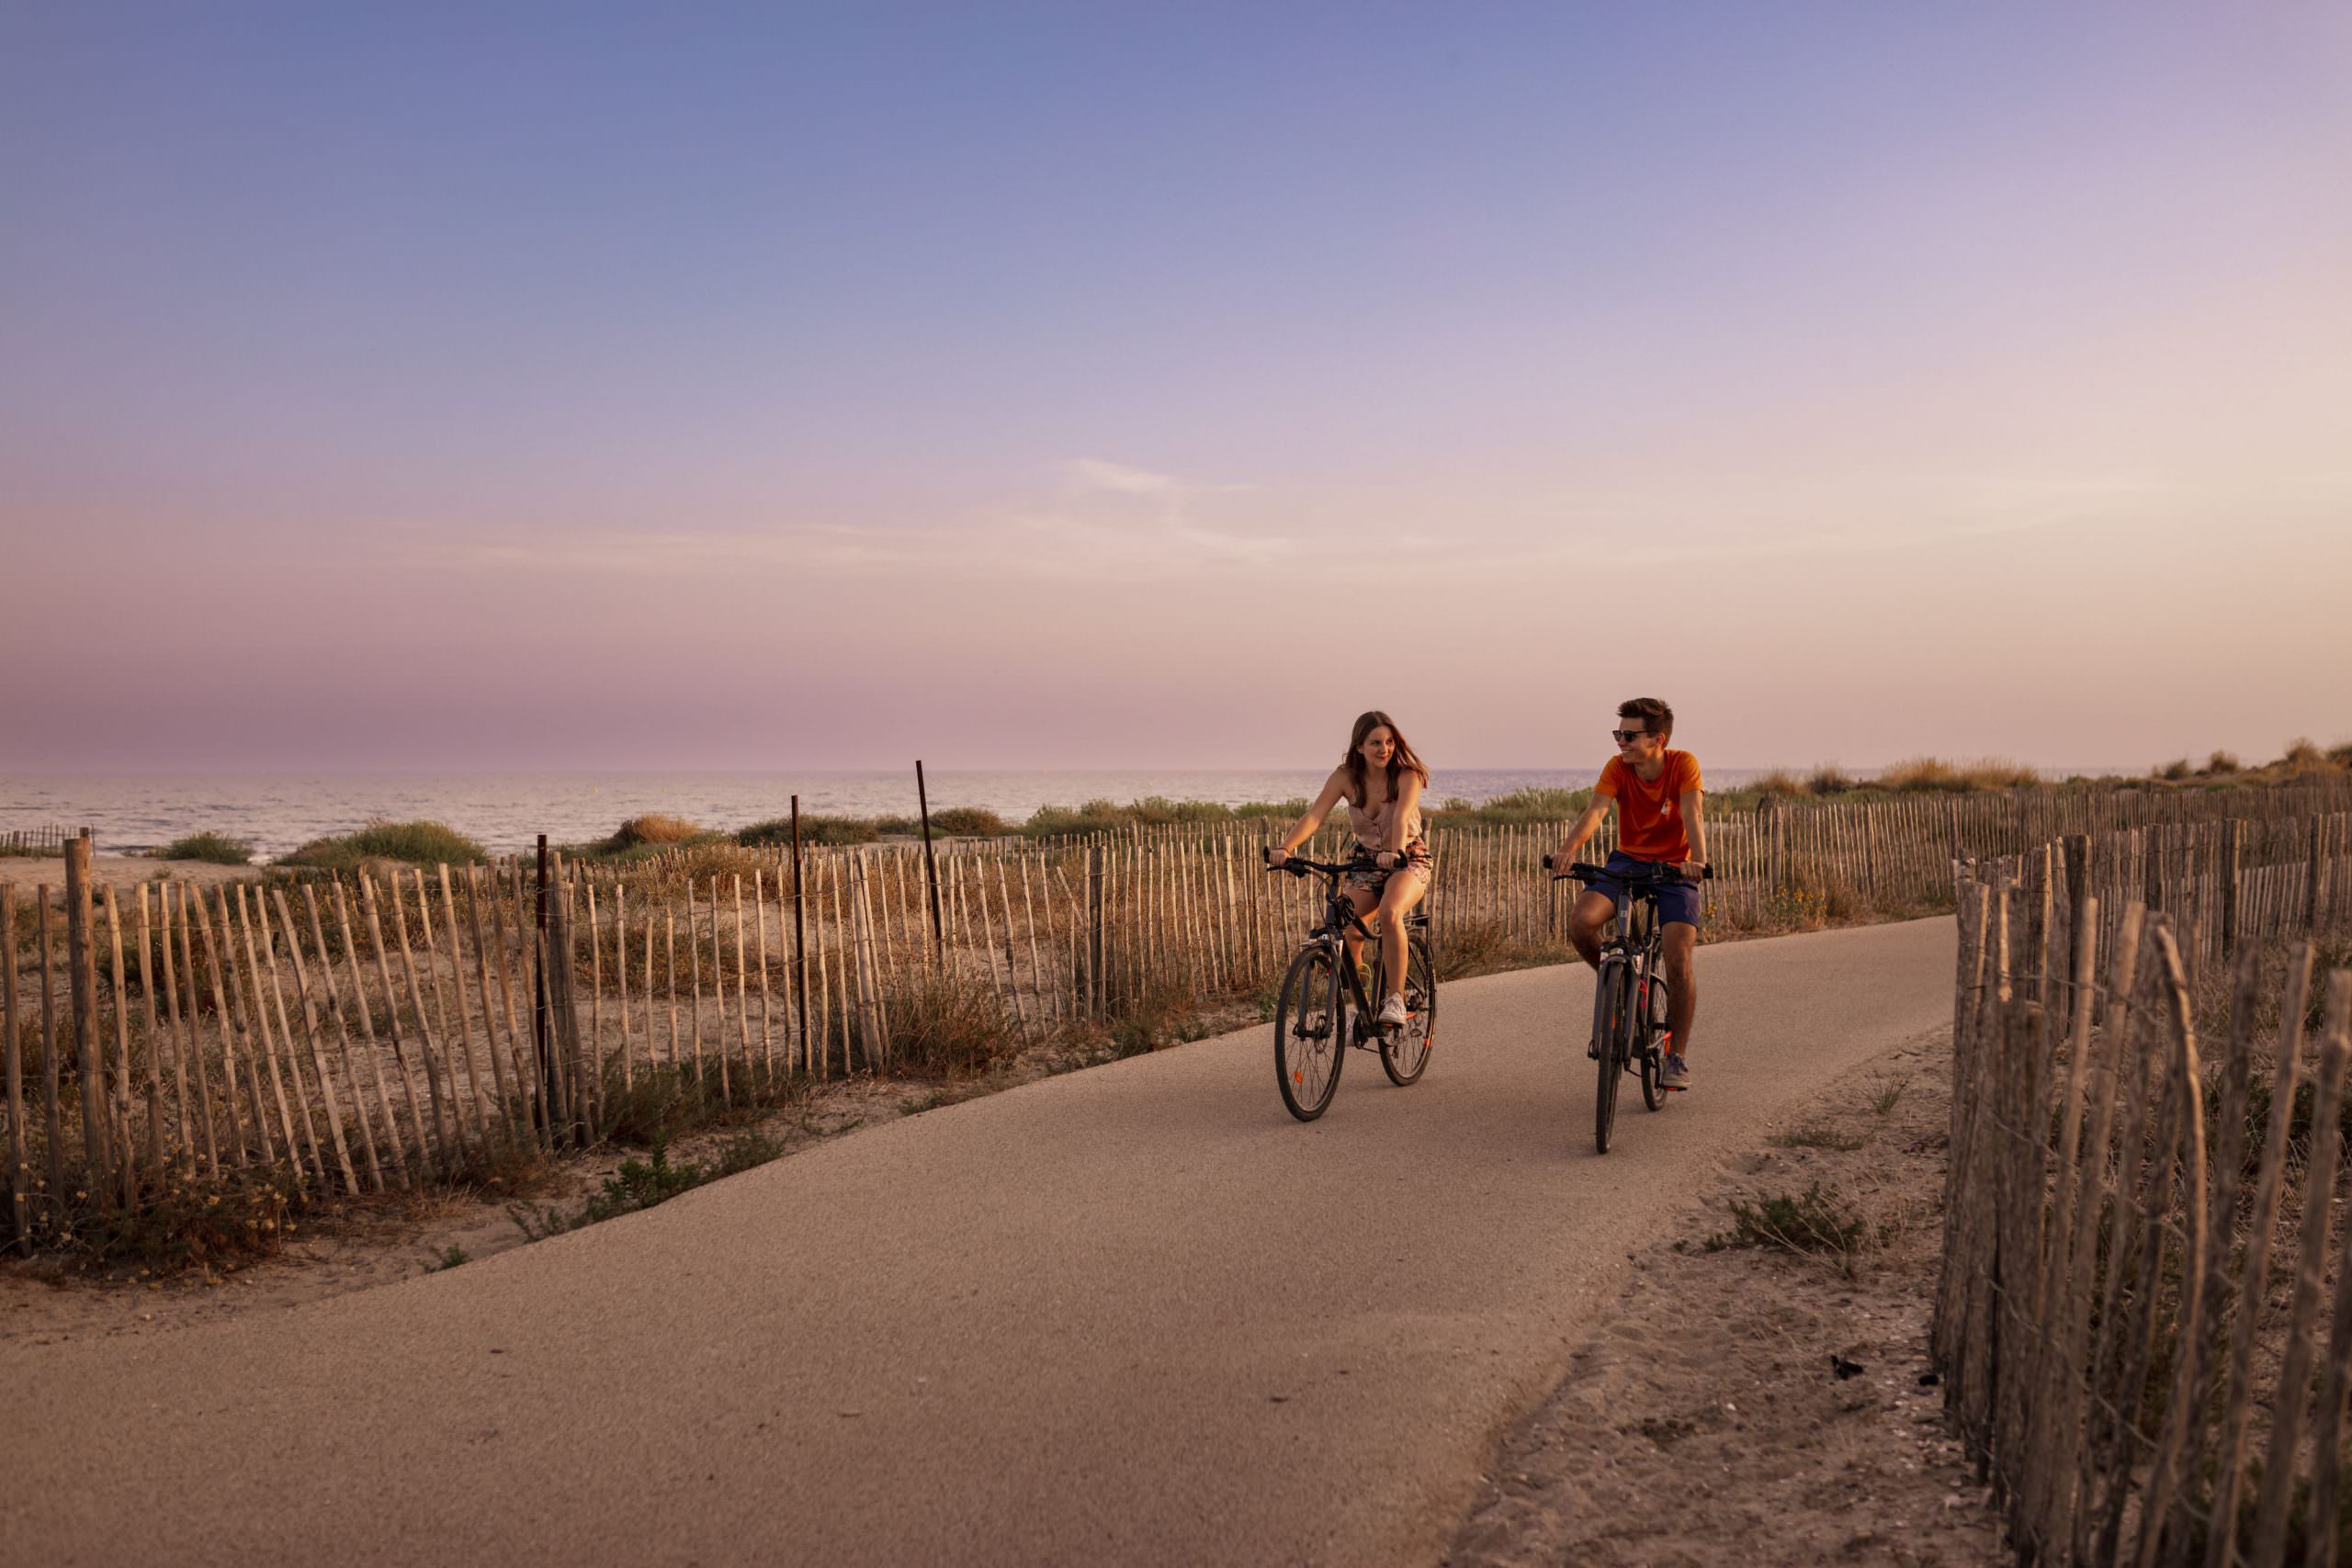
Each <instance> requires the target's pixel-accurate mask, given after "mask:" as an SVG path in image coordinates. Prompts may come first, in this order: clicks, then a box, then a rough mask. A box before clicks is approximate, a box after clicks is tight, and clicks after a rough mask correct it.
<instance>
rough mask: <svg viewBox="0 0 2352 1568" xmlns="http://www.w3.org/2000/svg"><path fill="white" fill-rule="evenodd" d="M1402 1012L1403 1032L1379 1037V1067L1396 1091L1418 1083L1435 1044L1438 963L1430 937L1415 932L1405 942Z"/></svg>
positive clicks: (1382, 1033) (1385, 1032) (1388, 1033)
mask: <svg viewBox="0 0 2352 1568" xmlns="http://www.w3.org/2000/svg"><path fill="white" fill-rule="evenodd" d="M1405 1011H1406V1015H1407V1016H1406V1021H1405V1027H1404V1028H1403V1029H1401V1030H1393V1031H1392V1030H1383V1031H1381V1034H1380V1066H1381V1068H1382V1070H1384V1071H1385V1072H1386V1073H1387V1075H1388V1081H1389V1082H1390V1083H1393V1084H1395V1085H1396V1086H1397V1088H1398V1089H1408V1088H1410V1087H1411V1086H1412V1085H1413V1084H1415V1083H1417V1082H1419V1079H1420V1076H1421V1075H1422V1074H1423V1073H1424V1072H1427V1071H1428V1070H1429V1065H1430V1047H1431V1046H1433V1045H1435V1044H1436V1043H1437V964H1436V962H1435V960H1433V959H1432V958H1431V957H1430V943H1429V938H1428V937H1426V936H1424V935H1423V934H1422V933H1421V932H1419V931H1414V932H1412V933H1411V934H1410V935H1409V936H1408V938H1407V940H1406V947H1405Z"/></svg>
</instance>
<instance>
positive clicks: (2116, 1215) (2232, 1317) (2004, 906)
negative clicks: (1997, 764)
mask: <svg viewBox="0 0 2352 1568" xmlns="http://www.w3.org/2000/svg"><path fill="white" fill-rule="evenodd" d="M1956 902H1957V906H1958V911H1959V917H1960V919H1959V926H1960V946H1959V968H1958V984H1957V988H1956V994H1955V1003H1954V1026H1953V1060H1954V1073H1953V1086H1954V1087H1953V1097H1952V1111H1951V1129H1952V1131H1951V1165H1950V1169H1949V1174H1948V1177H1947V1179H1946V1185H1945V1238H1944V1239H1945V1250H1944V1263H1943V1270H1942V1276H1941V1280H1940V1284H1939V1292H1938V1298H1937V1303H1936V1314H1935V1327H1934V1337H1933V1345H1934V1353H1935V1356H1936V1359H1937V1360H1938V1362H1939V1365H1940V1367H1941V1368H1942V1370H1943V1371H1944V1374H1945V1377H1946V1380H1947V1381H1946V1389H1947V1397H1948V1401H1949V1407H1950V1409H1951V1413H1952V1415H1953V1416H1954V1418H1955V1420H1956V1422H1957V1424H1958V1426H1959V1427H1960V1430H1961V1432H1962V1435H1963V1437H1964V1438H1965V1439H1966V1441H1967V1442H1968V1444H1969V1446H1970V1449H1971V1450H1972V1452H1973V1454H1974V1456H1975V1457H1976V1459H1977V1461H1978V1462H1979V1463H1980V1465H1981V1466H1982V1467H1983V1470H1984V1473H1985V1475H1986V1476H1987V1477H1988V1478H1989V1479H1990V1480H1991V1481H1992V1482H1993V1483H1995V1486H1996V1491H1997V1495H1998V1499H1999V1502H2000V1505H2001V1506H2002V1507H2003V1509H2004V1510H2005V1514H2006V1518H2007V1529H2008V1535H2009V1540H2010V1542H2011V1544H2012V1545H2013V1546H2014V1548H2015V1549H2016V1551H2017V1553H2018V1559H2019V1561H2020V1562H2031V1563H2036V1564H2059V1563H2069V1564H2071V1563H2096V1564H2102V1565H2105V1564H2112V1563H2118V1562H2132V1563H2136V1564H2142V1565H2150V1564H2158V1563H2162V1564H2197V1565H2199V1568H2232V1565H2235V1564H2251V1565H2255V1568H2277V1565H2278V1564H2280V1563H2282V1562H2290V1561H2292V1562H2299V1563H2306V1564H2322V1563H2332V1562H2335V1557H2336V1552H2337V1550H2338V1542H2339V1537H2345V1538H2347V1539H2352V1531H2347V1529H2346V1520H2345V1517H2344V1515H2343V1512H2342V1510H2343V1508H2344V1506H2345V1504H2346V1488H2345V1487H2344V1485H2343V1475H2344V1455H2343V1452H2342V1448H2343V1442H2344V1426H2343V1418H2344V1405H2345V1399H2346V1389H2347V1381H2352V1266H2347V1263H2348V1262H2352V1260H2347V1258H2346V1242H2347V1239H2352V1238H2348V1237H2347V1235H2346V1230H2345V1227H2344V1226H2343V1225H2342V1224H2340V1223H2339V1222H2338V1218H2337V1215H2338V1213H2339V1206H2340V1202H2341V1199H2342V1196H2343V1186H2344V1182H2343V1180H2342V1174H2343V1172H2344V1170H2345V1157H2344V1156H2345V1149H2344V1143H2345V1137H2344V1134H2345V1129H2346V1121H2347V1119H2352V1104H2347V1103H2346V1099H2345V1089H2346V1066H2347V1061H2352V970H2342V969H2339V970H2337V971H2336V972H2335V973H2334V974H2332V975H2329V974H2324V973H2323V972H2322V971H2323V969H2324V966H2325V964H2327V963H2341V962H2343V961H2344V960H2345V959H2346V957H2352V815H2347V814H2343V813H2336V814H2331V815H2325V816H2314V817H2311V818H2305V819H2302V820H2300V821H2298V820H2292V819H2287V818H2276V819H2271V820H2267V821H2263V822H2259V823H2246V822H2221V823H2210V824H2189V825H2175V826H2171V827H2167V828H2165V829H2158V830H2156V831H2154V832H2151V831H2150V830H2148V829H2131V830H2126V831H2121V832H2113V833H2109V834H2105V835H2102V836H2098V837H2093V836H2090V835H2077V836H2073V837H2069V838H2066V839H2064V840H2060V841H2058V842H2056V843H2052V844H2047V845H2044V846H2041V847H2040V848H2038V849H2036V850H2034V851H2033V852H2029V853H2025V854H2020V855H2010V856H2006V857H1999V858H1988V859H1985V860H1980V861H1975V862H1972V863H1966V864H1964V865H1962V867H1961V868H1960V870H1959V873H1958V876H1957V897H1956ZM2315 943H2323V944H2326V945H2315ZM2200 964H2208V965H2211V974H2210V976H2203V977H2200V976H2199V965H2200ZM2223 976H2227V978H2228V980H2229V982H2230V984H2229V987H2228V988H2229V998H2228V1004H2227V1010H2226V1021H2225V1022H2223V1023H2222V1025H2221V1026H2220V1027H2219V1028H2218V1029H2200V1014H2201V1013H2205V1012H2208V1011H2209V1010H2200V1007H2199V998H2200V997H2205V998H2211V999H2212V1000H2214V1001H2215V1003H2216V1004H2218V996H2217V995H2216V993H2218V991H2219V990H2220V989H2221V986H2220V982H2221V980H2222V977H2223ZM2322 988H2324V1005H2315V1004H2314V997H2315V995H2317V993H2318V991H2319V990H2320V989H2322Z"/></svg>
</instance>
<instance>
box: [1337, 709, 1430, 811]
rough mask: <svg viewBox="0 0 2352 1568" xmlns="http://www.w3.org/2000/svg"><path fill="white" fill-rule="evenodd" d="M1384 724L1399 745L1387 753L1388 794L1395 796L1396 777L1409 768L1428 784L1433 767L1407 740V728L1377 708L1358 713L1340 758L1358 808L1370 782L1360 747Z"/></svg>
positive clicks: (1389, 796)
mask: <svg viewBox="0 0 2352 1568" xmlns="http://www.w3.org/2000/svg"><path fill="white" fill-rule="evenodd" d="M1383 725H1385V726H1387V727H1388V739H1391V740H1393V741H1395V742H1396V743H1397V749H1396V750H1393V751H1391V752H1389V753H1388V798H1389V799H1391V800H1394V799H1396V798H1397V780H1398V779H1399V778H1401V777H1402V776H1403V775H1404V772H1405V770H1406V769H1407V768H1410V769H1412V770H1413V772H1415V773H1419V774H1420V776H1421V787H1422V788H1423V789H1427V788H1428V787H1429V784H1430V771H1429V769H1427V768H1426V767H1423V766H1422V765H1421V760H1420V758H1419V757H1418V756H1416V755H1415V754H1414V752H1413V748H1412V747H1411V746H1410V745H1408V743H1407V742H1406V739H1405V732H1404V731H1403V730H1401V729H1399V728H1397V721H1396V720H1395V719H1393V718H1391V717H1389V716H1387V715H1386V714H1385V713H1383V712H1381V711H1380V710H1379V709H1378V708H1374V709H1373V710H1372V711H1371V712H1370V713H1367V714H1362V715H1359V716H1357V718H1356V728H1355V732H1354V733H1353V734H1351V735H1350V736H1349V737H1348V754H1347V755H1346V756H1345V757H1343V758H1341V759H1340V761H1342V762H1343V763H1344V764H1345V765H1346V767H1347V770H1348V799H1349V800H1350V801H1351V802H1352V803H1353V804H1354V805H1355V806H1356V807H1358V808H1359V809H1361V808H1362V807H1363V804H1364V801H1365V799H1366V797H1367V793H1368V786H1369V784H1370V783H1371V781H1370V780H1368V779H1366V778H1365V777H1364V767H1363V751H1362V750H1360V748H1361V747H1362V746H1363V738H1364V737H1365V736H1367V735H1370V734H1371V733H1372V732H1373V731H1374V730H1375V729H1377V728H1380V727H1381V726H1383Z"/></svg>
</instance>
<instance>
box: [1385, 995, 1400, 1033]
mask: <svg viewBox="0 0 2352 1568" xmlns="http://www.w3.org/2000/svg"><path fill="white" fill-rule="evenodd" d="M1404 1022H1405V998H1403V997H1401V996H1397V995H1394V994H1392V995H1390V997H1389V998H1388V999H1387V1000H1386V1001H1385V1002H1383V1003H1381V1004H1380V1027H1381V1028H1383V1029H1399V1028H1402V1027H1403V1026H1404Z"/></svg>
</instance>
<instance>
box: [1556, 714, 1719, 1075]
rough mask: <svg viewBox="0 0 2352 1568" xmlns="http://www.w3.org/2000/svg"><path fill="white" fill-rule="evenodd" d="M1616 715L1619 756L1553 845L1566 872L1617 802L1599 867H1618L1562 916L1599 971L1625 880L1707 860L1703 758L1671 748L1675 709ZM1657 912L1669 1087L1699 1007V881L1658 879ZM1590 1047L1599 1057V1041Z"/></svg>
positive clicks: (1690, 868) (1685, 871) (1682, 1063)
mask: <svg viewBox="0 0 2352 1568" xmlns="http://www.w3.org/2000/svg"><path fill="white" fill-rule="evenodd" d="M1617 722H1618V728H1615V729H1613V730H1611V732H1610V733H1611V737H1612V738H1613V739H1615V740H1616V742H1617V755H1615V756H1614V757H1611V759H1610V760H1609V762H1608V765H1607V766H1605V767H1603V768H1602V769H1601V770H1600V782H1599V783H1598V784H1594V785H1593V798H1592V804H1591V805H1590V806H1588V807H1585V811H1584V815H1583V816H1582V817H1579V818H1577V823H1576V826H1575V827H1574V828H1573V829H1570V830H1569V833H1568V837H1567V840H1566V842H1564V843H1562V844H1561V846H1560V847H1559V848H1558V849H1556V850H1555V851H1553V852H1552V864H1553V866H1554V868H1555V874H1565V873H1566V870H1567V868H1568V867H1569V866H1570V865H1571V864H1573V863H1575V861H1576V858H1577V852H1578V851H1579V850H1581V849H1583V848H1584V846H1585V841H1586V840H1589V839H1590V838H1591V837H1592V836H1593V834H1594V833H1596V832H1598V831H1599V830H1600V824H1601V822H1602V820H1603V819H1604V818H1607V816H1608V815H1609V808H1610V807H1611V806H1612V805H1613V806H1615V807H1616V808H1617V842H1618V848H1617V849H1616V850H1615V851H1613V852H1611V854H1610V856H1609V863H1608V864H1607V865H1606V866H1604V867H1602V871H1603V872H1604V873H1614V874H1615V875H1614V876H1611V875H1607V874H1604V875H1603V876H1602V877H1600V879H1598V880H1596V881H1594V882H1591V883H1589V884H1588V885H1587V886H1586V887H1585V890H1584V891H1583V892H1581V893H1579V894H1577V902H1576V908H1575V910H1574V911H1573V913H1572V914H1571V915H1570V916H1569V919H1568V941H1569V942H1572V943H1573V944H1574V945H1575V947H1576V950H1577V953H1578V954H1579V955H1581V956H1582V957H1583V959H1584V961H1585V962H1586V963H1587V964H1591V965H1592V966H1593V967H1594V968H1595V969H1598V968H1599V967H1600V943H1601V934H1602V931H1604V930H1605V929H1606V928H1607V926H1608V924H1609V922H1610V921H1611V919H1614V918H1615V916H1616V913H1617V906H1618V904H1619V903H1620V902H1622V901H1623V899H1624V897H1626V891H1625V883H1624V880H1623V879H1624V878H1626V877H1630V876H1636V875H1639V874H1642V873H1643V872H1645V871H1648V872H1653V873H1654V872H1656V871H1657V870H1658V869H1661V868H1668V867H1670V868H1672V869H1673V870H1675V871H1676V872H1679V874H1682V875H1683V876H1686V877H1693V878H1695V877H1697V876H1698V875H1699V874H1701V872H1702V869H1703V868H1704V867H1705V865H1706V863H1707V829H1706V823H1705V821H1704V820H1703V819H1702V811H1701V804H1702V795H1703V794H1704V793H1705V792H1704V789H1703V787H1702V784H1701V783H1700V778H1699V760H1698V759H1697V758H1696V757H1693V756H1692V755H1691V753H1690V752H1688V751H1676V750H1670V749H1669V748H1668V746H1667V742H1668V740H1669V739H1672V738H1673V736H1674V710H1673V709H1672V708H1670V707H1668V706H1667V705H1666V704H1664V703H1662V702H1660V701H1659V700H1658V699H1657V698H1656V697H1635V698H1633V699H1632V700H1631V701H1629V702H1623V703H1620V704H1618V705H1617ZM1657 918H1658V940H1659V942H1660V945H1661V946H1662V948H1663V950H1664V953H1665V957H1666V982H1667V1035H1666V1063H1665V1066H1664V1068H1663V1070H1662V1072H1661V1074H1660V1082H1662V1083H1663V1084H1664V1085H1665V1087H1666V1088H1668V1089H1689V1088H1690V1087H1691V1066H1690V1063H1689V1061H1688V1060H1687V1057H1688V1055H1689V1053H1690V1050H1691V1017H1692V1015H1693V1014H1694V1013H1696V1012H1697V1010H1698V1005H1699V984H1698V980H1697V978H1696V977H1695V976H1693V974H1692V972H1691V968H1692V963H1691V955H1692V953H1694V951H1695V950H1696V949H1697V947H1698V945H1699V890H1698V888H1697V887H1696V886H1692V885H1691V884H1689V883H1668V884H1666V885H1663V886H1659V887H1658V888H1657ZM1586 1050H1587V1054H1588V1055H1600V1043H1599V1042H1598V1041H1597V1040H1596V1041H1595V1042H1594V1043H1592V1044H1590V1045H1589V1046H1587V1047H1586Z"/></svg>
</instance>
